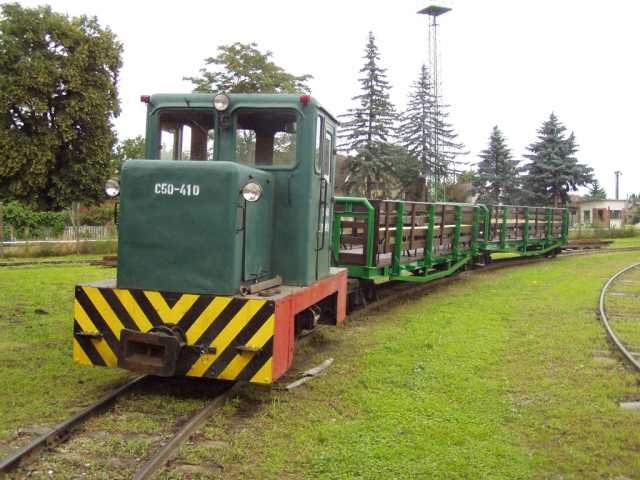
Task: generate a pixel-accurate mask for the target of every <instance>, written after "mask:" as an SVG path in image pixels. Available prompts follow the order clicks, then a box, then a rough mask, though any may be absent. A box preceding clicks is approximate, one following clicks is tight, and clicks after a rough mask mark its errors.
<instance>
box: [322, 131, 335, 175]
mask: <svg viewBox="0 0 640 480" xmlns="http://www.w3.org/2000/svg"><path fill="white" fill-rule="evenodd" d="M323 147H324V148H323V150H324V152H323V153H322V174H323V175H327V176H328V177H329V178H331V158H332V157H333V134H332V133H331V132H330V131H329V130H327V131H326V132H325V134H324V144H323Z"/></svg>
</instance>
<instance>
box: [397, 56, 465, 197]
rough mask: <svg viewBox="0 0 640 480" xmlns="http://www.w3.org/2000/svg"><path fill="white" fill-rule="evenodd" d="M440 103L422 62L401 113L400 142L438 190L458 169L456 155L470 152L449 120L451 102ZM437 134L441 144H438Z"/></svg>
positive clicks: (434, 188) (433, 188)
mask: <svg viewBox="0 0 640 480" xmlns="http://www.w3.org/2000/svg"><path fill="white" fill-rule="evenodd" d="M440 103H441V102H438V104H436V101H435V98H434V96H433V85H432V83H431V78H430V76H429V70H428V69H427V67H426V66H425V65H422V67H421V69H420V74H419V75H418V80H416V81H415V82H414V83H413V85H412V88H411V92H410V93H409V99H408V102H407V108H406V110H405V111H404V112H403V113H402V115H401V120H400V124H399V128H398V137H399V139H400V144H401V145H402V146H403V147H404V148H406V149H407V151H408V152H409V153H410V154H411V155H412V156H413V157H414V158H415V160H416V161H417V162H418V163H419V165H420V175H421V176H422V177H423V178H424V179H426V180H427V181H428V182H429V187H430V190H431V192H427V193H428V196H429V197H431V198H434V197H436V196H437V194H436V195H434V193H435V192H434V190H436V189H439V187H440V186H441V185H443V184H444V182H445V180H446V179H447V178H448V177H449V176H450V175H451V174H452V173H454V171H455V169H456V163H457V162H456V160H455V159H456V157H457V156H458V155H463V154H466V152H463V149H464V144H462V143H459V142H458V141H457V134H456V133H455V130H454V128H453V126H452V125H451V124H450V123H449V122H448V116H449V114H448V113H447V112H446V108H447V107H448V106H447V105H442V104H440ZM436 134H437V138H438V144H437V148H436V144H435V143H436Z"/></svg>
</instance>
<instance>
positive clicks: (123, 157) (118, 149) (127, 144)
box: [111, 135, 144, 176]
mask: <svg viewBox="0 0 640 480" xmlns="http://www.w3.org/2000/svg"><path fill="white" fill-rule="evenodd" d="M137 158H144V138H143V137H142V136H141V135H138V136H137V137H134V138H125V139H124V140H122V141H121V142H118V144H117V145H116V146H115V148H114V149H113V154H112V156H111V175H113V176H119V175H120V172H121V171H122V166H123V165H124V162H126V161H127V160H132V159H137Z"/></svg>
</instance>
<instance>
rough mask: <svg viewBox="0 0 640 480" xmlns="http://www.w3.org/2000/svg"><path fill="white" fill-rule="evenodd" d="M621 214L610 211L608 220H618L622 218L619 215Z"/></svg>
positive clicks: (618, 211)
mask: <svg viewBox="0 0 640 480" xmlns="http://www.w3.org/2000/svg"><path fill="white" fill-rule="evenodd" d="M621 213H622V212H621V211H620V210H611V211H610V212H609V218H610V219H611V220H620V218H621V216H622V215H621Z"/></svg>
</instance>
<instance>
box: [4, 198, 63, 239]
mask: <svg viewBox="0 0 640 480" xmlns="http://www.w3.org/2000/svg"><path fill="white" fill-rule="evenodd" d="M66 218H67V216H66V214H65V213H64V212H36V211H34V210H31V209H30V208H28V207H26V206H24V205H23V204H21V203H19V202H15V201H14V202H9V203H7V204H6V205H5V206H4V210H3V220H4V226H5V237H6V236H8V235H7V234H8V227H9V226H12V227H13V228H14V229H15V230H16V231H17V232H23V231H24V230H25V229H29V232H30V236H31V237H33V238H39V237H43V236H44V235H45V234H46V233H47V230H50V231H51V232H52V233H53V234H54V235H57V234H60V233H62V232H63V231H64V226H65V221H66Z"/></svg>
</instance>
